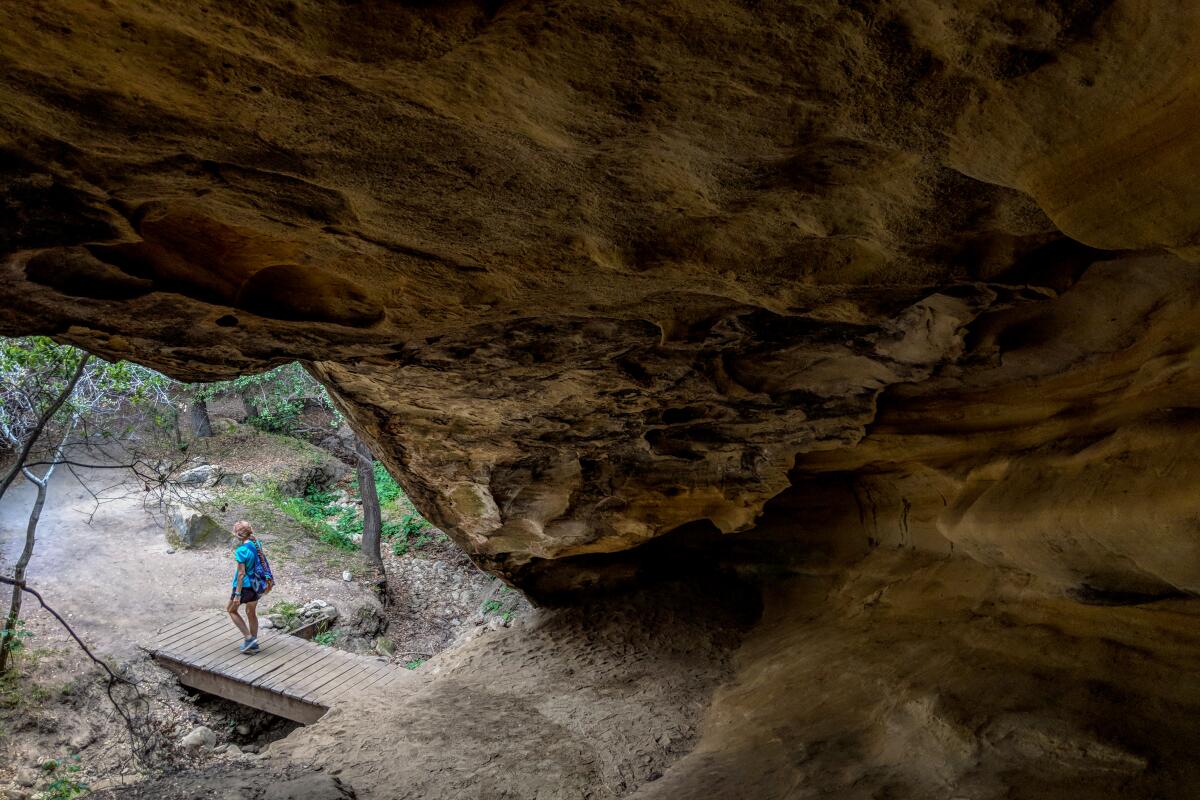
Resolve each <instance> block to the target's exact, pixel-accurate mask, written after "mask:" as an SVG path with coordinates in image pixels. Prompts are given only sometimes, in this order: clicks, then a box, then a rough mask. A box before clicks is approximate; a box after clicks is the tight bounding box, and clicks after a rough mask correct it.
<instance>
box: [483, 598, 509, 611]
mask: <svg viewBox="0 0 1200 800" xmlns="http://www.w3.org/2000/svg"><path fill="white" fill-rule="evenodd" d="M503 607H504V604H503V603H501V602H500V601H499V600H488V601H487V602H486V603H484V604H483V608H482V611H483V613H484V614H495V613H497V612H499V611H500V609H501V608H503Z"/></svg>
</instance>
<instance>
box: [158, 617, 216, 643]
mask: <svg viewBox="0 0 1200 800" xmlns="http://www.w3.org/2000/svg"><path fill="white" fill-rule="evenodd" d="M217 622H218V620H215V619H208V620H203V621H201V622H198V623H196V624H195V625H194V626H192V627H190V628H186V629H184V628H181V629H180V630H178V631H176V632H174V633H172V634H171V636H170V637H169V638H166V639H162V640H160V641H159V642H157V643H156V647H157V649H160V650H162V649H166V648H178V647H180V646H181V645H182V644H183V643H184V642H186V641H188V640H189V639H193V638H195V637H196V636H197V635H198V634H201V633H206V632H209V631H214V630H216V629H217V627H218V626H217Z"/></svg>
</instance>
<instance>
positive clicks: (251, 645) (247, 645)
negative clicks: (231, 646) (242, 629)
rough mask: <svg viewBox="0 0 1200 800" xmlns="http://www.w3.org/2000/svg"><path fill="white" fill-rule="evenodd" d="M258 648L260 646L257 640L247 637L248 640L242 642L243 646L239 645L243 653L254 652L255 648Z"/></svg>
mask: <svg viewBox="0 0 1200 800" xmlns="http://www.w3.org/2000/svg"><path fill="white" fill-rule="evenodd" d="M257 648H258V641H257V640H255V639H247V640H246V641H244V642H242V646H241V647H239V648H238V650H241V651H242V652H243V653H245V652H250V653H253V652H254V651H255V649H257Z"/></svg>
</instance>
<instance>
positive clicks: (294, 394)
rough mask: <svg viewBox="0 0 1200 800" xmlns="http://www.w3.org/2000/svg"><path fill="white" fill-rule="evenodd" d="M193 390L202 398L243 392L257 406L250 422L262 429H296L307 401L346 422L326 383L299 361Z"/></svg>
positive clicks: (199, 386)
mask: <svg viewBox="0 0 1200 800" xmlns="http://www.w3.org/2000/svg"><path fill="white" fill-rule="evenodd" d="M191 390H192V394H193V396H194V397H196V399H198V400H211V399H213V398H214V397H217V396H218V395H222V394H227V393H232V394H238V395H241V396H242V397H243V398H244V399H245V400H246V402H247V403H248V404H249V405H250V407H251V408H252V409H253V413H252V414H251V415H250V417H249V419H247V422H249V423H250V424H251V425H253V426H254V427H256V428H258V429H259V430H264V431H270V432H273V433H289V432H291V431H292V430H294V428H295V426H296V421H297V420H298V419H299V417H300V412H302V411H303V410H304V404H305V402H307V401H313V402H316V403H318V404H320V405H321V406H323V407H324V408H326V409H328V410H329V411H330V412H331V413H332V414H333V420H332V424H333V425H334V426H335V427H336V426H337V425H340V424H341V422H342V417H341V414H340V413H339V412H338V410H337V408H336V407H335V406H334V405H333V400H332V399H331V398H330V397H329V393H328V392H327V391H325V387H324V386H322V385H321V384H320V383H318V382H317V381H316V379H315V378H313V377H312V376H311V375H309V374H308V372H307V371H306V370H305V369H304V367H302V366H300V363H299V362H296V361H293V362H291V363H289V364H283V365H281V366H278V367H275V369H272V370H268V371H266V372H260V373H258V374H257V375H242V376H241V377H238V378H234V379H233V380H231V381H217V382H216V383H204V384H193V385H192V387H191Z"/></svg>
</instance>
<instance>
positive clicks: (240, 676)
mask: <svg viewBox="0 0 1200 800" xmlns="http://www.w3.org/2000/svg"><path fill="white" fill-rule="evenodd" d="M290 638H291V637H290V636H278V637H275V638H272V639H271V640H269V641H265V642H262V643H261V647H262V651H261V652H260V653H259V654H258V655H257V656H255V657H254V659H253V660H248V661H247V662H246V663H245V666H243V667H241V668H240V669H236V670H233V671H232V672H230V673H229V677H231V678H236V679H237V680H244V681H245V682H246V683H251V682H252V680H253V679H254V678H255V677H257V676H258V675H260V674H262V672H263V671H264V669H265V668H266V667H267V666H268V665H270V664H276V663H277V662H280V663H279V666H282V663H281V662H282V661H284V660H285V659H289V658H293V657H295V656H296V655H297V654H298V653H299V652H301V648H300V647H299V646H297V645H296V644H294V643H292V642H290V641H288V639H290Z"/></svg>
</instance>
